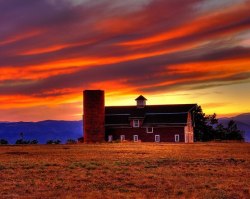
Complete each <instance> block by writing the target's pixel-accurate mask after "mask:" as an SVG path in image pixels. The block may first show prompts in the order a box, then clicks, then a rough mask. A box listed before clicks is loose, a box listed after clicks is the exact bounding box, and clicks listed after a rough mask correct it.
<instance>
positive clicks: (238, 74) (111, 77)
mask: <svg viewBox="0 0 250 199" xmlns="http://www.w3.org/2000/svg"><path fill="white" fill-rule="evenodd" d="M0 11H1V18H0V21H1V24H2V28H1V30H0V68H1V73H0V103H1V107H0V113H1V114H0V121H40V120H47V119H55V120H80V119H81V118H82V108H83V107H82V91H83V90H87V89H101V90H105V94H106V105H108V106H111V105H134V104H135V101H134V99H135V98H136V97H137V96H139V95H140V94H142V95H144V96H145V97H146V98H147V99H148V102H147V104H175V103H183V104H186V103H197V104H198V105H201V107H202V108H203V111H204V112H205V113H206V114H213V113H216V114H217V115H218V116H219V117H223V116H234V115H238V114H241V113H249V112H250V105H249V99H250V92H249V90H250V20H249V19H250V0H239V1H237V2H235V1H232V0H221V1H219V2H218V1H216V0H191V1H188V3H187V1H186V0H175V1H171V0H138V1H122V0H117V1H115V2H114V1H112V0H99V1H95V2H93V1H89V0H61V1H57V0H37V1H33V0H27V1H25V2H22V3H20V1H19V0H11V1H0ZM20 16H22V17H20Z"/></svg>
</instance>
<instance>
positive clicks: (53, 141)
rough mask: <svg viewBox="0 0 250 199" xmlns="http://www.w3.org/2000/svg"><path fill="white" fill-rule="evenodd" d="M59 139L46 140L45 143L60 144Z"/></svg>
mask: <svg viewBox="0 0 250 199" xmlns="http://www.w3.org/2000/svg"><path fill="white" fill-rule="evenodd" d="M60 143H61V140H48V141H47V143H46V144H60Z"/></svg>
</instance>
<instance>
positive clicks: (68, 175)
mask: <svg viewBox="0 0 250 199" xmlns="http://www.w3.org/2000/svg"><path fill="white" fill-rule="evenodd" d="M249 171H250V144H243V143H208V144H155V143H151V144H150V143H148V144H146V143H122V144H119V143H116V144H93V145H84V144H82V145H40V146H39V145H38V146H0V193H1V195H0V198H25V199H26V198H230V199H233V198H250V172H249Z"/></svg>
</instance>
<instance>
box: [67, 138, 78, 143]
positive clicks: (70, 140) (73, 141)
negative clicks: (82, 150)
mask: <svg viewBox="0 0 250 199" xmlns="http://www.w3.org/2000/svg"><path fill="white" fill-rule="evenodd" d="M66 144H76V141H75V140H74V139H68V140H67V142H66Z"/></svg>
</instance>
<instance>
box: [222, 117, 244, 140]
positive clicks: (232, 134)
mask: <svg viewBox="0 0 250 199" xmlns="http://www.w3.org/2000/svg"><path fill="white" fill-rule="evenodd" d="M225 138H226V139H227V140H244V138H243V132H242V131H240V130H239V129H238V127H237V124H236V122H235V121H233V120H230V121H229V122H228V125H227V128H226V133H225Z"/></svg>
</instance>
